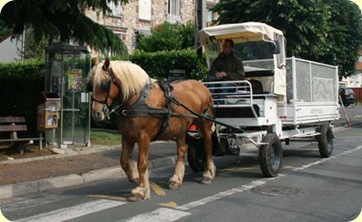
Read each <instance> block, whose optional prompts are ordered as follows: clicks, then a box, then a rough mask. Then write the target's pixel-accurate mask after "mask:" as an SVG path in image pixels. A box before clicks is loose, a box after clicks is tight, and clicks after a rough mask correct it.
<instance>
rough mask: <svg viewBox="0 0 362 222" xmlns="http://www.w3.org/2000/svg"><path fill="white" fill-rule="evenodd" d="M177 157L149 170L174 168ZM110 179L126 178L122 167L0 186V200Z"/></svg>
mask: <svg viewBox="0 0 362 222" xmlns="http://www.w3.org/2000/svg"><path fill="white" fill-rule="evenodd" d="M176 158H177V156H170V157H164V158H159V159H154V160H150V161H149V169H156V168H161V167H166V166H172V165H175V163H176ZM110 177H117V178H124V177H126V174H125V173H124V171H123V170H122V168H121V166H117V167H109V168H104V169H99V170H92V171H90V172H88V173H84V174H81V175H78V174H69V175H65V176H59V177H53V178H47V179H41V180H35V181H29V182H24V183H19V184H10V185H4V186H0V199H5V198H13V197H18V196H22V195H27V194H32V193H37V192H44V191H49V190H53V189H58V188H65V187H69V186H75V185H82V184H86V183H90V182H94V181H100V180H104V179H108V178H110Z"/></svg>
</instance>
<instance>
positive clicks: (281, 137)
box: [187, 22, 339, 177]
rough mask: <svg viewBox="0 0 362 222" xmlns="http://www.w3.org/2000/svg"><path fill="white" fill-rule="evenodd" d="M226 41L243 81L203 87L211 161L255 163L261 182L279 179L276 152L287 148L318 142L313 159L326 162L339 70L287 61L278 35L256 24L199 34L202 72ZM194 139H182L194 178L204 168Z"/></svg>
mask: <svg viewBox="0 0 362 222" xmlns="http://www.w3.org/2000/svg"><path fill="white" fill-rule="evenodd" d="M225 39H232V40H233V41H234V43H235V46H234V54H236V55H237V56H238V57H239V58H241V59H242V61H243V64H244V69H245V77H246V78H245V80H242V81H222V82H220V81H217V82H205V83H204V84H205V85H206V86H207V87H209V89H210V92H211V93H212V96H213V98H214V102H215V105H214V109H215V122H217V124H216V130H215V132H214V133H213V154H214V155H226V154H233V155H239V156H245V155H247V156H257V157H258V158H259V162H260V168H261V171H262V173H263V174H264V176H266V177H275V176H277V175H278V173H279V171H280V169H281V167H282V161H283V146H285V145H289V144H290V142H291V141H317V142H318V149H319V153H320V155H321V156H322V157H329V156H331V154H332V151H333V139H334V135H333V131H334V127H333V121H334V120H337V119H339V104H338V67H337V66H332V65H326V64H322V63H318V62H313V61H308V60H304V59H299V58H295V57H291V58H286V51H285V46H286V40H285V38H284V35H283V33H282V31H280V30H278V29H275V28H273V27H271V26H269V25H266V24H264V23H258V22H247V23H240V24H226V25H218V26H214V27H207V28H204V29H202V30H201V31H200V40H201V42H202V45H203V47H204V49H205V53H206V57H207V64H208V66H209V67H210V65H211V62H212V61H213V59H215V58H216V56H217V55H218V54H219V52H220V51H221V48H222V43H223V41H224V40H225ZM221 83H224V84H223V85H221ZM225 83H228V84H227V85H228V86H225ZM199 137H200V135H199V134H198V132H197V130H190V131H189V132H188V135H187V144H188V162H189V165H190V167H191V168H192V169H193V170H194V171H197V172H198V171H202V170H203V164H204V154H203V152H204V151H203V149H202V147H203V146H202V140H201V139H200V138H199Z"/></svg>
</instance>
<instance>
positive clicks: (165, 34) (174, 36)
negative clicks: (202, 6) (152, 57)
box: [137, 21, 195, 52]
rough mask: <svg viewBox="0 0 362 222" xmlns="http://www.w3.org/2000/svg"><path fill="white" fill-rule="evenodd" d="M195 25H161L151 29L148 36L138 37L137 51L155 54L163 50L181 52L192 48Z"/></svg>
mask: <svg viewBox="0 0 362 222" xmlns="http://www.w3.org/2000/svg"><path fill="white" fill-rule="evenodd" d="M194 36H195V25H194V24H193V23H192V22H190V21H189V22H187V23H186V24H180V23H177V24H170V23H168V22H165V23H163V24H162V25H159V26H157V27H155V28H152V29H151V35H150V36H144V35H140V36H139V38H138V39H137V50H141V51H145V52H156V51H163V50H181V49H186V48H192V47H194Z"/></svg>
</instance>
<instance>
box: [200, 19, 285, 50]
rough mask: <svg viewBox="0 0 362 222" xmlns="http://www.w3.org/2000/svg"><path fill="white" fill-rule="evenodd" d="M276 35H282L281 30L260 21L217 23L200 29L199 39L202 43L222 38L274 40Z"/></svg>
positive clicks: (241, 40) (240, 40)
mask: <svg viewBox="0 0 362 222" xmlns="http://www.w3.org/2000/svg"><path fill="white" fill-rule="evenodd" d="M276 36H283V32H282V31H280V30H278V29H276V28H273V27H271V26H269V25H267V24H264V23H260V22H245V23H235V24H226V25H218V26H212V27H207V28H204V29H202V30H201V31H200V40H201V42H202V44H203V45H205V44H208V43H209V41H214V40H217V41H220V40H224V39H233V40H234V42H235V43H238V42H249V41H261V40H262V39H263V38H264V39H265V40H275V39H276Z"/></svg>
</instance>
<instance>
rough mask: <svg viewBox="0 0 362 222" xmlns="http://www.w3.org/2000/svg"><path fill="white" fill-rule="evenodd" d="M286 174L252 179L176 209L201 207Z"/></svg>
mask: <svg viewBox="0 0 362 222" xmlns="http://www.w3.org/2000/svg"><path fill="white" fill-rule="evenodd" d="M283 176H284V175H283V174H279V176H278V177H272V178H264V179H260V180H254V181H252V182H251V183H249V184H246V185H242V186H240V187H237V188H233V189H230V190H226V191H223V192H220V193H217V194H215V195H213V196H209V197H205V198H203V199H200V200H197V201H193V202H190V203H187V204H184V205H182V206H179V207H176V209H179V210H189V209H192V208H195V207H199V206H202V205H205V204H207V203H210V202H213V201H216V200H219V199H221V198H224V197H227V196H231V195H233V194H236V193H242V192H245V191H247V190H251V189H253V188H255V187H259V186H261V185H264V184H266V183H267V182H269V181H271V180H275V179H277V178H280V177H283Z"/></svg>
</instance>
